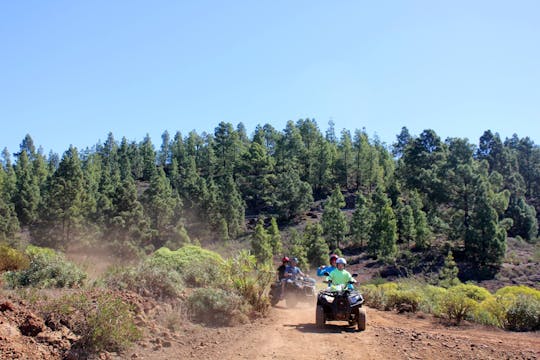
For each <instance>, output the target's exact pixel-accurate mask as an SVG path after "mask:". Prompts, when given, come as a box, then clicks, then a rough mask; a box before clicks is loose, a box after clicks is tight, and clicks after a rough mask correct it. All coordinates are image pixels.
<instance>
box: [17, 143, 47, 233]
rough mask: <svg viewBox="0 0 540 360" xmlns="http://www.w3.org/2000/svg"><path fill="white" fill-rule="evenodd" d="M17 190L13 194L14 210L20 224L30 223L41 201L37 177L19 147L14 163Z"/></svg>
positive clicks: (26, 155)
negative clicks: (15, 162)
mask: <svg viewBox="0 0 540 360" xmlns="http://www.w3.org/2000/svg"><path fill="white" fill-rule="evenodd" d="M15 174H16V178H17V182H16V187H17V192H16V193H15V196H14V203H15V211H16V212H17V217H18V218H19V222H20V224H21V225H22V226H25V225H30V224H32V223H33V222H34V221H35V220H36V218H37V208H38V204H39V202H40V201H41V194H40V189H39V184H38V178H37V177H36V176H35V174H34V171H33V167H32V164H31V163H30V159H29V157H28V154H27V152H26V151H24V150H23V149H21V152H20V153H19V154H18V159H17V164H16V165H15Z"/></svg>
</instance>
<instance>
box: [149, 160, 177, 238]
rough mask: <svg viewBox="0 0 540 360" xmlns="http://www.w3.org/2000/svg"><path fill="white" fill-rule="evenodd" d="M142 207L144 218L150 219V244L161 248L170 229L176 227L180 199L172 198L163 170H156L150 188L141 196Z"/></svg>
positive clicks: (168, 235)
mask: <svg viewBox="0 0 540 360" xmlns="http://www.w3.org/2000/svg"><path fill="white" fill-rule="evenodd" d="M143 205H144V210H145V214H146V216H147V217H148V218H149V219H150V226H151V230H152V234H153V236H152V243H153V244H154V246H155V247H161V246H163V244H165V242H167V240H168V239H169V237H170V234H171V231H172V229H174V228H175V227H176V226H177V222H178V221H179V218H178V217H176V216H175V215H176V212H177V208H178V207H179V206H180V205H181V203H180V199H179V198H178V197H176V196H173V191H172V188H171V185H170V183H169V180H168V179H167V177H166V176H165V172H164V171H163V169H161V168H158V169H157V171H156V172H155V173H154V175H153V176H152V178H151V179H150V186H149V187H148V189H146V190H145V192H144V194H143Z"/></svg>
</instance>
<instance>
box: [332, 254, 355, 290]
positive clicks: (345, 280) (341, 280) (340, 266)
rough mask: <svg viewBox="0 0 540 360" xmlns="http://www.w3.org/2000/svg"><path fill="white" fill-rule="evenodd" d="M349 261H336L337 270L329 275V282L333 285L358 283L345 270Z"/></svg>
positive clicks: (341, 259) (342, 259)
mask: <svg viewBox="0 0 540 360" xmlns="http://www.w3.org/2000/svg"><path fill="white" fill-rule="evenodd" d="M346 264H347V261H346V260H345V259H344V258H339V259H337V261H336V266H337V268H336V269H335V270H334V271H332V272H331V273H330V275H328V281H330V282H331V284H332V285H348V284H349V282H350V281H352V282H356V280H354V278H353V277H352V275H351V274H350V273H349V272H348V271H347V270H345V265H346Z"/></svg>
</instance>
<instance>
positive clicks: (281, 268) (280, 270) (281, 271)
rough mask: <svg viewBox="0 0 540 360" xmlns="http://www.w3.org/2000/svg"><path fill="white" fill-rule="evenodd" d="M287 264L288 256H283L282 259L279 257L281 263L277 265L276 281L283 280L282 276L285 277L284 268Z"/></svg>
mask: <svg viewBox="0 0 540 360" xmlns="http://www.w3.org/2000/svg"><path fill="white" fill-rule="evenodd" d="M288 265H289V258H288V257H286V256H285V257H284V258H283V259H281V265H279V267H278V268H277V277H278V281H281V280H283V278H284V277H285V269H286V268H287V266H288Z"/></svg>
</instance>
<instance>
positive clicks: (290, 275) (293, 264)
mask: <svg viewBox="0 0 540 360" xmlns="http://www.w3.org/2000/svg"><path fill="white" fill-rule="evenodd" d="M297 265H298V259H297V258H292V259H290V265H287V266H286V267H285V274H284V276H283V279H282V280H281V296H280V299H281V300H283V297H284V296H285V283H287V282H290V283H292V282H294V280H296V277H297V276H302V277H304V276H306V274H304V273H303V272H302V270H300V268H299V267H298V266H297Z"/></svg>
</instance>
